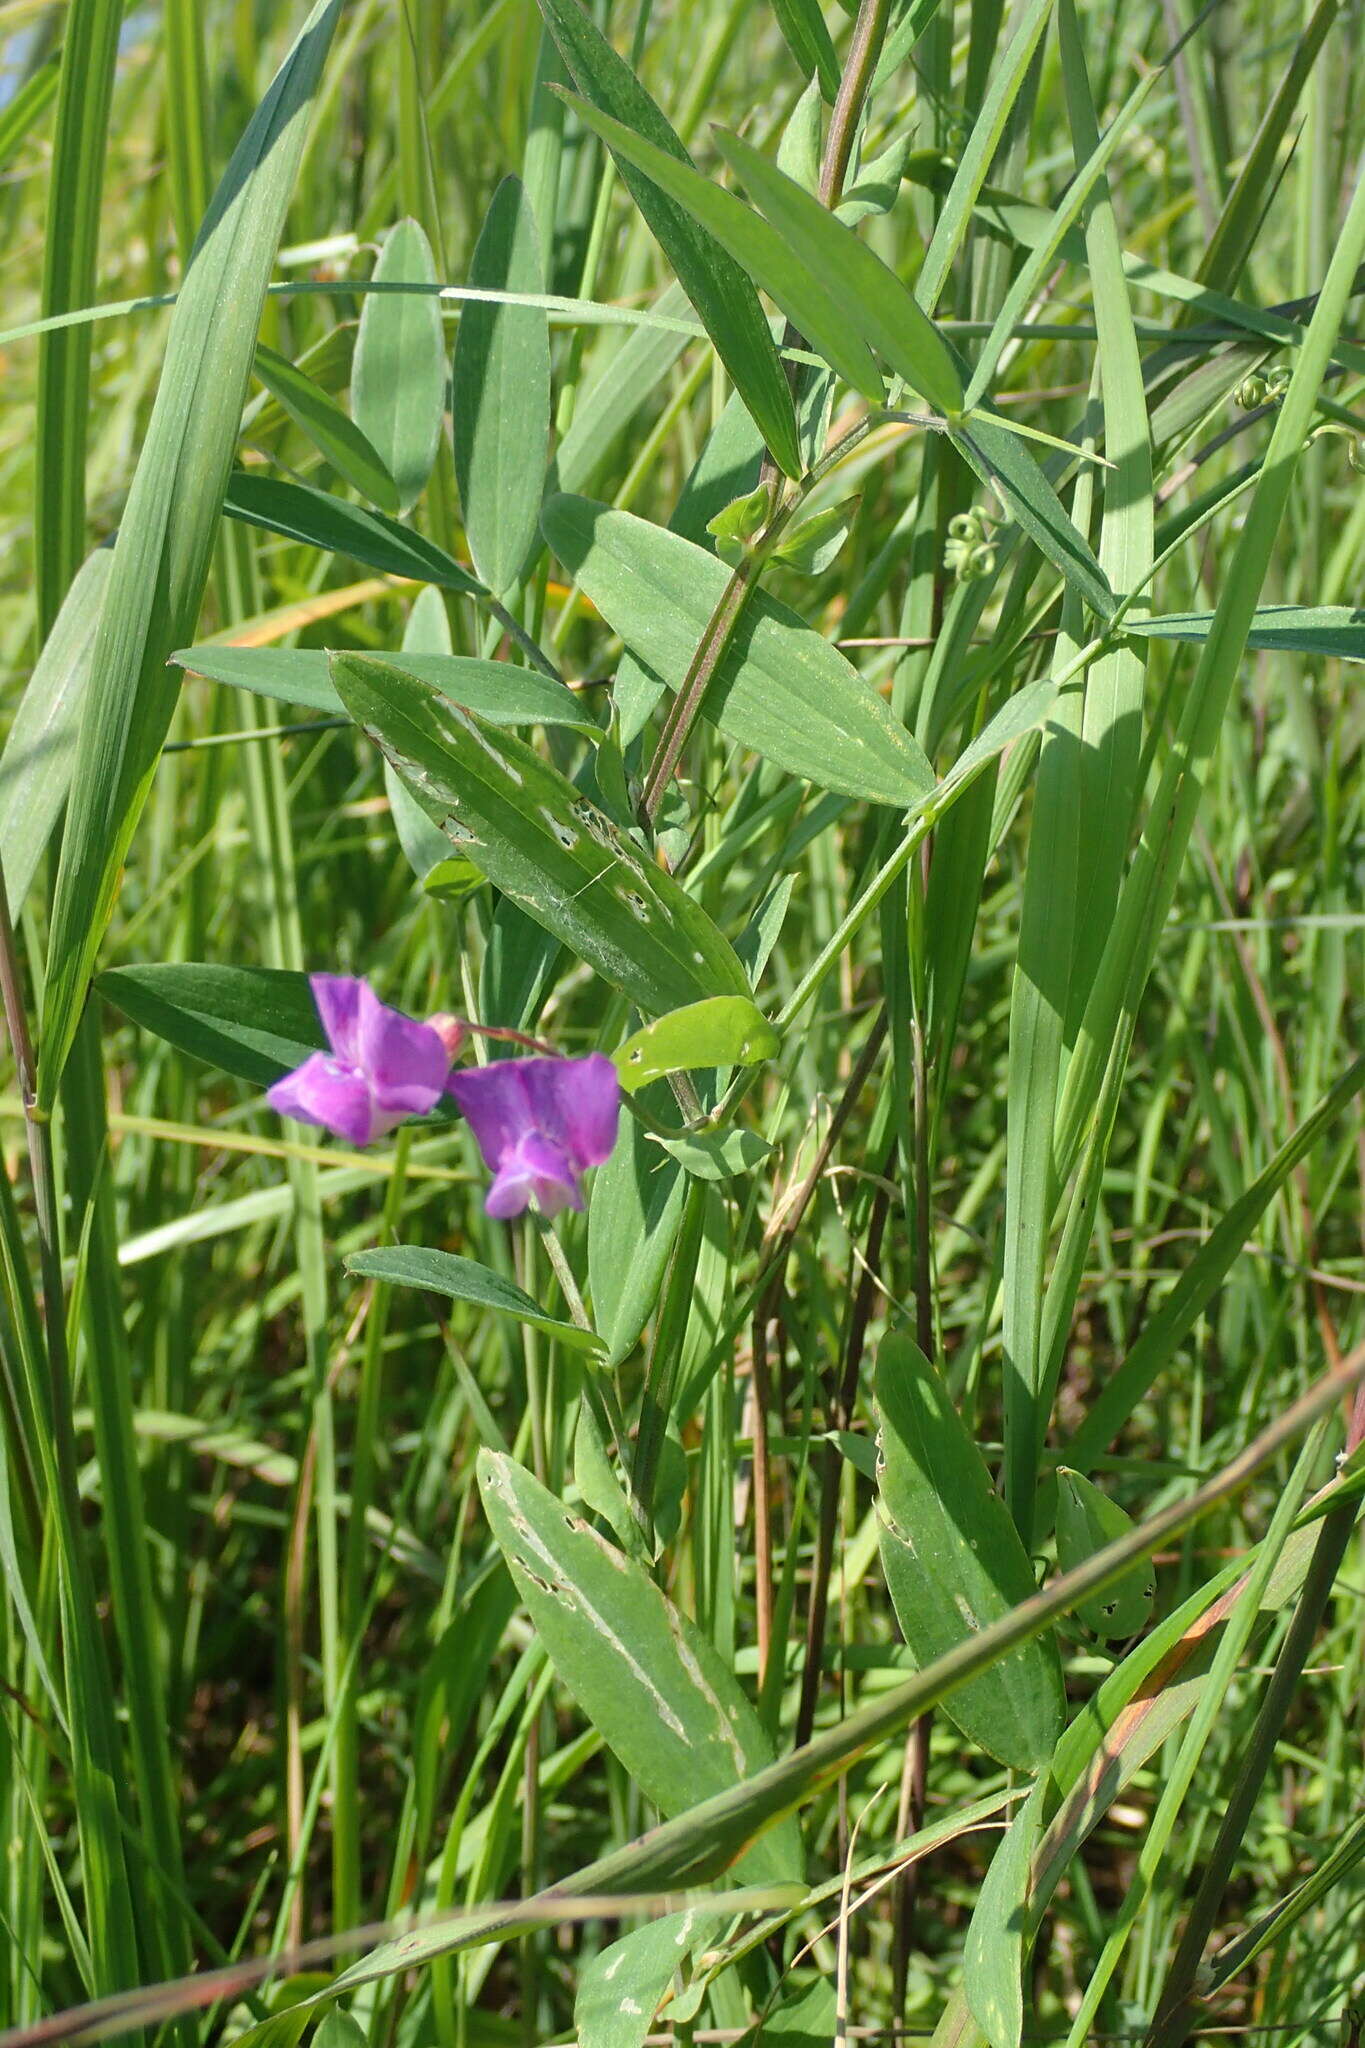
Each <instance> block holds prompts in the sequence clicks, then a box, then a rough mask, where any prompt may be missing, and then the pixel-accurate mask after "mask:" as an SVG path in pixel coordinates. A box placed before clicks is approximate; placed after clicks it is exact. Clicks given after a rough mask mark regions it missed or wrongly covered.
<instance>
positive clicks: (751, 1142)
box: [659, 1130, 773, 1180]
mask: <svg viewBox="0 0 1365 2048" xmlns="http://www.w3.org/2000/svg"><path fill="white" fill-rule="evenodd" d="M659 1143H660V1144H661V1145H662V1146H663V1149H664V1151H665V1152H667V1153H668V1155H669V1157H670V1158H671V1159H676V1160H677V1162H678V1164H679V1166H681V1167H683V1168H684V1169H685V1171H686V1172H688V1173H690V1174H691V1175H692V1178H693V1179H694V1180H733V1178H734V1176H735V1175H736V1174H738V1173H752V1172H753V1170H754V1168H755V1167H757V1166H761V1165H762V1164H763V1161H764V1160H765V1159H766V1158H767V1157H768V1154H769V1153H770V1152H771V1151H772V1149H773V1148H772V1146H771V1145H770V1144H769V1143H768V1141H767V1139H766V1138H760V1137H759V1135H758V1132H757V1131H747V1130H739V1131H696V1132H689V1133H688V1135H687V1136H686V1137H682V1138H660V1139H659Z"/></svg>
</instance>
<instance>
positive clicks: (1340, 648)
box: [1123, 604, 1365, 661]
mask: <svg viewBox="0 0 1365 2048" xmlns="http://www.w3.org/2000/svg"><path fill="white" fill-rule="evenodd" d="M1213 619H1214V614H1213V613H1212V612H1168V613H1166V614H1164V615H1163V614H1158V615H1157V617H1156V618H1153V619H1125V620H1124V622H1123V630H1124V632H1125V633H1140V634H1142V635H1143V637H1144V638H1145V639H1150V640H1192V641H1199V640H1207V639H1208V637H1209V633H1210V631H1211V630H1212V627H1213ZM1247 646H1248V647H1258V648H1263V649H1264V650H1265V651H1266V652H1267V653H1270V654H1321V655H1332V656H1335V657H1336V659H1337V660H1338V661H1365V611H1362V610H1361V609H1360V608H1359V607H1358V606H1355V605H1349V604H1258V605H1257V607H1256V609H1255V611H1254V612H1253V613H1252V615H1251V630H1250V631H1249V632H1248V634H1247Z"/></svg>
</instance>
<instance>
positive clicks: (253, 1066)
mask: <svg viewBox="0 0 1365 2048" xmlns="http://www.w3.org/2000/svg"><path fill="white" fill-rule="evenodd" d="M96 986H97V988H98V989H99V992H100V994H101V995H102V996H105V997H107V998H108V1000H109V1001H110V1002H111V1003H113V1004H114V1005H115V1007H116V1008H117V1009H120V1010H122V1012H123V1014H124V1016H125V1017H130V1018H131V1019H132V1021H133V1023H134V1024H140V1025H141V1026H142V1028H143V1030H144V1031H151V1032H154V1033H155V1035H156V1036H157V1037H158V1038H164V1039H165V1041H166V1043H167V1044H168V1045H174V1046H177V1047H178V1048H179V1050H180V1051H181V1052H187V1053H188V1054H189V1055H190V1057H191V1058H192V1059H196V1060H203V1061H205V1062H206V1063H207V1064H208V1065H209V1066H211V1067H218V1068H221V1070H222V1071H223V1073H225V1074H236V1075H237V1076H238V1077H239V1079H241V1080H243V1081H250V1082H251V1083H252V1085H253V1086H254V1087H257V1088H268V1087H269V1086H270V1084H271V1082H272V1081H278V1080H279V1078H280V1075H281V1074H283V1073H287V1072H288V1071H289V1070H290V1069H291V1068H292V1067H297V1066H300V1065H301V1064H302V1062H303V1061H304V1060H306V1059H307V1057H308V1055H309V1054H310V1053H313V1052H318V1051H320V1050H321V1048H322V1047H323V1046H324V1045H325V1044H326V1038H325V1036H324V1033H323V1029H322V1024H321V1022H320V1020H319V1018H318V1013H317V1005H316V1004H315V1003H314V1001H313V992H312V990H311V989H310V988H309V986H308V976H307V975H306V974H291V973H287V972H285V971H284V970H283V969H278V968H273V967H214V966H208V965H201V964H200V963H199V962H197V961H179V960H172V961H166V962H162V963H158V964H156V965H148V966H145V967H113V968H108V969H106V970H105V972H104V973H103V974H101V975H100V977H99V980H98V982H97V983H96Z"/></svg>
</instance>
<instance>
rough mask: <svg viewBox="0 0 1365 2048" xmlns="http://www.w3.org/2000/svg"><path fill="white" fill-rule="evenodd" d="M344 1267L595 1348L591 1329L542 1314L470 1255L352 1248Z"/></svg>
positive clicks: (406, 1247)
mask: <svg viewBox="0 0 1365 2048" xmlns="http://www.w3.org/2000/svg"><path fill="white" fill-rule="evenodd" d="M346 1270H347V1271H348V1272H349V1273H354V1274H355V1276H356V1278H357V1279H359V1280H385V1281H387V1282H388V1283H389V1284H390V1286H393V1287H424V1288H426V1290H427V1291H428V1293H431V1294H444V1295H447V1296H448V1297H449V1298H450V1299H451V1300H452V1301H469V1302H473V1303H474V1305H475V1306H476V1307H477V1308H491V1309H494V1310H496V1311H497V1313H498V1314H499V1315H506V1316H513V1317H515V1319H516V1320H517V1321H518V1322H519V1323H529V1324H530V1325H531V1327H532V1328H533V1329H536V1330H543V1331H544V1332H545V1333H546V1335H547V1336H551V1337H555V1338H557V1339H558V1340H559V1342H560V1343H561V1344H567V1345H569V1346H570V1347H571V1348H572V1349H573V1350H575V1351H593V1352H596V1351H600V1350H601V1349H602V1348H603V1347H602V1340H601V1338H600V1337H595V1336H594V1335H593V1333H592V1331H591V1330H581V1329H579V1327H578V1325H577V1324H576V1323H566V1322H564V1321H563V1320H562V1319H561V1318H560V1317H558V1316H551V1315H547V1314H546V1313H545V1311H544V1309H543V1308H541V1306H540V1304H539V1303H538V1302H535V1301H533V1300H532V1299H531V1297H530V1295H529V1294H525V1293H523V1291H522V1289H521V1288H520V1287H515V1286H513V1284H512V1282H511V1281H510V1280H504V1278H503V1276H502V1274H501V1273H494V1272H491V1271H490V1270H489V1268H488V1267H487V1266H480V1265H478V1264H477V1263H476V1262H475V1261H474V1260H473V1259H462V1258H460V1257H458V1256H457V1254H456V1253H454V1252H441V1251H428V1250H427V1249H426V1248H425V1247H424V1246H421V1245H415V1244H392V1245H384V1246H382V1247H380V1248H378V1249H376V1250H375V1251H369V1252H354V1253H353V1254H352V1255H351V1257H350V1258H348V1259H347V1261H346Z"/></svg>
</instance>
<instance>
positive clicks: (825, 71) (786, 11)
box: [773, 0, 840, 106]
mask: <svg viewBox="0 0 1365 2048" xmlns="http://www.w3.org/2000/svg"><path fill="white" fill-rule="evenodd" d="M773 13H774V14H775V15H776V16H777V25H778V27H779V28H780V29H781V31H782V40H783V42H784V43H785V44H786V45H787V48H788V49H789V50H790V51H791V53H792V55H793V57H795V59H796V61H797V63H798V64H799V65H800V67H801V74H802V76H803V77H804V78H811V77H812V76H814V77H816V78H818V80H819V84H820V92H821V96H822V97H823V98H824V99H826V100H828V101H829V104H830V105H831V106H833V105H834V102H835V99H836V97H837V95H838V91H839V77H840V71H839V59H838V56H837V54H836V52H835V48H834V41H833V38H832V37H831V35H830V32H829V30H828V28H827V27H826V26H825V17H824V15H823V14H822V13H821V12H820V8H819V5H818V0H773Z"/></svg>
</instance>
